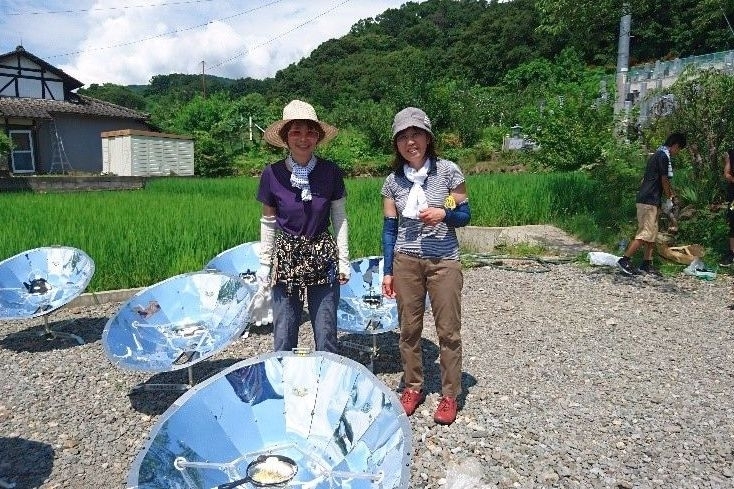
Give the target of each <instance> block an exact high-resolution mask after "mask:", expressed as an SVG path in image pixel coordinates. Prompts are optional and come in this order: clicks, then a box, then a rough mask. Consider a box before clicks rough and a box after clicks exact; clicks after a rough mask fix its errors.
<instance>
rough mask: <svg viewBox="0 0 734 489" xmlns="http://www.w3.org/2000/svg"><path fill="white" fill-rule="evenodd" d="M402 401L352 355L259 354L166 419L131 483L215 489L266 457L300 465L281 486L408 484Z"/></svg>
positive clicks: (408, 438)
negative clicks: (285, 484) (351, 357)
mask: <svg viewBox="0 0 734 489" xmlns="http://www.w3.org/2000/svg"><path fill="white" fill-rule="evenodd" d="M399 402H400V401H399V400H398V398H397V396H396V395H395V393H394V392H392V391H391V390H389V389H388V388H387V387H386V386H385V385H384V384H383V383H382V382H381V381H380V380H379V379H377V377H375V376H374V375H373V374H372V373H370V372H369V371H368V370H367V369H366V368H365V367H364V366H362V365H360V364H358V363H356V362H354V361H353V360H350V359H348V358H345V357H341V356H339V355H335V354H332V353H326V352H314V353H309V354H300V355H299V354H295V353H290V352H288V353H286V352H274V353H268V354H265V355H261V356H259V357H255V358H253V359H250V360H246V361H243V362H240V363H237V364H235V365H233V366H231V367H229V368H227V369H225V370H223V371H222V372H220V373H218V374H216V375H215V376H213V377H210V378H209V379H207V380H205V381H203V382H201V383H200V384H198V385H196V386H194V387H193V388H192V389H191V390H189V391H188V392H186V393H185V394H184V395H183V396H181V397H180V398H179V399H178V400H177V401H176V403H175V404H174V405H173V406H171V407H170V408H169V409H168V410H167V411H166V412H165V413H163V415H162V416H161V419H160V420H159V421H158V423H157V424H156V425H155V426H154V427H153V429H152V431H151V435H150V438H149V440H148V442H147V443H146V445H145V447H144V448H143V449H142V451H141V452H140V453H139V454H138V456H137V458H136V459H135V461H134V463H133V467H132V468H131V470H130V473H129V475H128V485H129V486H132V487H138V488H140V489H169V488H207V489H209V488H215V487H219V486H221V485H224V484H227V483H229V482H232V481H237V480H240V479H243V478H245V477H246V476H247V475H248V466H251V464H252V462H253V461H254V460H258V458H259V457H261V456H263V455H266V456H271V457H276V458H279V459H282V460H292V461H293V462H295V464H296V465H297V470H295V475H294V476H293V478H292V479H291V480H290V481H289V482H288V483H287V487H300V488H309V489H325V488H334V487H340V488H350V489H367V488H370V489H373V488H378V487H379V488H383V489H389V488H406V487H408V484H409V480H410V470H409V469H410V456H411V453H412V434H411V429H410V424H409V423H408V418H407V416H406V415H405V411H403V409H402V408H401V407H400V404H399ZM242 487H252V486H251V485H250V484H249V483H246V484H244V485H243V486H242Z"/></svg>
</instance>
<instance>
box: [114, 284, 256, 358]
mask: <svg viewBox="0 0 734 489" xmlns="http://www.w3.org/2000/svg"><path fill="white" fill-rule="evenodd" d="M254 292H255V286H254V285H250V284H247V283H245V282H243V281H242V280H240V279H238V278H237V277H232V276H229V275H226V274H223V273H220V272H212V271H201V272H194V273H187V274H183V275H178V276H175V277H172V278H169V279H167V280H164V281H163V282H159V283H158V284H155V285H153V286H151V287H148V288H147V289H144V290H141V291H140V292H138V293H137V294H135V295H134V296H133V297H131V298H130V300H128V301H127V302H126V303H125V304H123V305H122V306H121V307H120V309H119V311H118V312H117V313H116V314H115V315H114V316H113V317H111V318H110V319H109V321H107V324H106V325H105V328H104V332H103V333H102V343H103V344H104V347H105V352H106V353H107V356H108V357H109V359H110V360H111V361H112V362H113V363H116V364H118V365H119V366H120V367H123V368H129V369H132V370H142V371H148V372H167V371H171V370H178V369H181V368H185V367H188V366H189V365H193V364H194V363H196V362H198V361H200V360H203V359H204V358H206V357H209V356H211V355H213V354H214V353H216V352H217V351H219V350H221V349H222V348H224V347H225V346H227V345H228V344H229V343H230V341H232V340H234V339H236V338H238V337H239V336H240V335H241V334H242V332H243V331H244V329H245V327H246V326H247V308H248V307H249V305H250V301H251V300H252V296H253V294H254Z"/></svg>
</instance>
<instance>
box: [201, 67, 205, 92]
mask: <svg viewBox="0 0 734 489" xmlns="http://www.w3.org/2000/svg"><path fill="white" fill-rule="evenodd" d="M201 94H202V96H203V97H204V98H206V77H205V76H204V61H203V60H202V61H201Z"/></svg>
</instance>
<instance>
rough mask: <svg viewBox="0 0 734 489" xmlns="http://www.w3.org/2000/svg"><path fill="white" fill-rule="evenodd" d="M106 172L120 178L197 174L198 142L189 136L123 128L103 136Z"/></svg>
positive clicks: (103, 168)
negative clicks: (195, 157) (195, 149)
mask: <svg viewBox="0 0 734 489" xmlns="http://www.w3.org/2000/svg"><path fill="white" fill-rule="evenodd" d="M102 173H107V174H113V175H118V176H133V177H153V176H170V175H175V176H188V175H193V174H194V141H193V139H191V138H190V137H188V136H181V135H178V134H166V133H162V132H151V131H141V130H137V129H123V130H121V131H108V132H103V133H102Z"/></svg>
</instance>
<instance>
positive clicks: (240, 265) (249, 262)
mask: <svg viewBox="0 0 734 489" xmlns="http://www.w3.org/2000/svg"><path fill="white" fill-rule="evenodd" d="M259 252H260V242H259V241H251V242H249V243H243V244H241V245H238V246H235V247H234V248H230V249H228V250H225V251H223V252H221V253H220V254H218V255H217V256H215V257H214V258H212V259H211V260H209V263H207V264H206V265H204V270H216V271H218V272H222V273H226V274H229V275H237V276H239V277H240V278H242V279H243V280H244V281H246V282H248V283H255V272H257V269H258V268H260V258H259V257H258V253H259Z"/></svg>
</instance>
